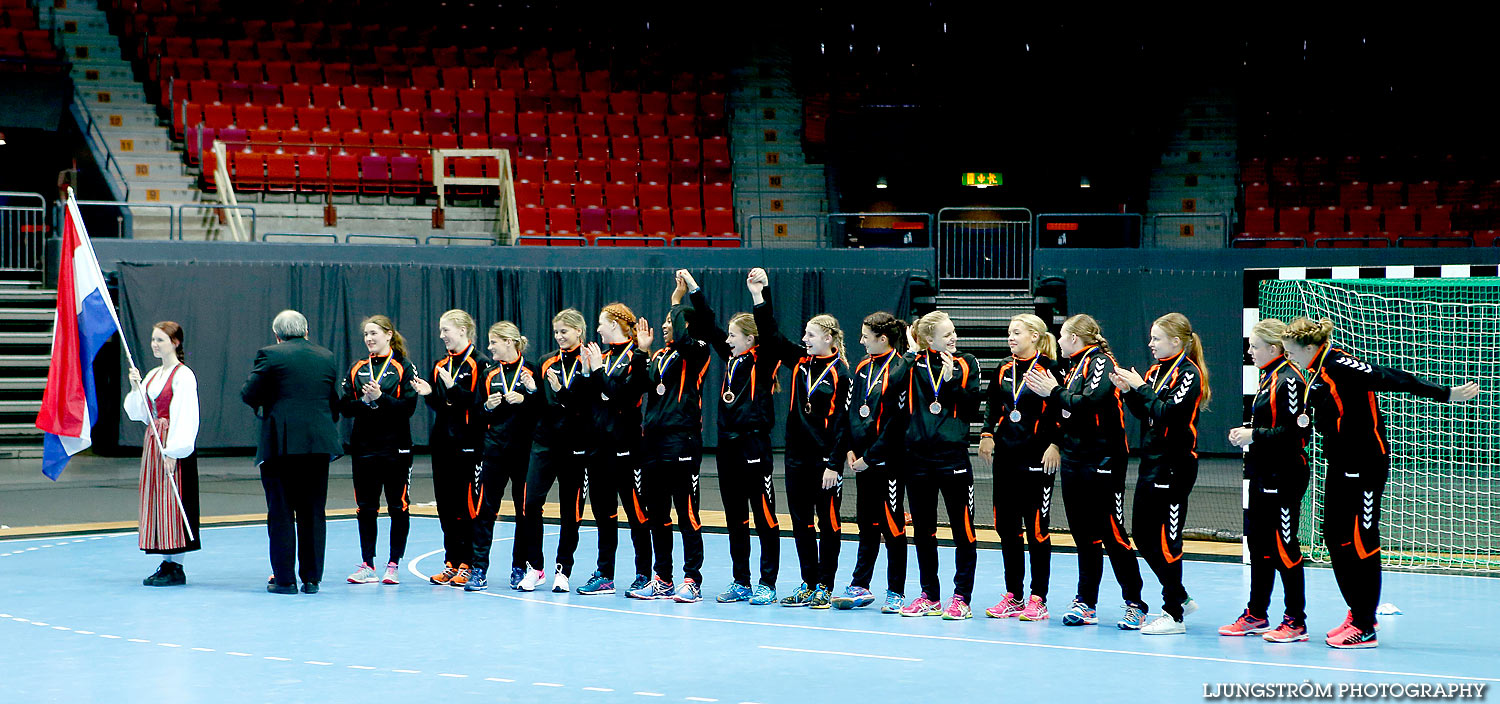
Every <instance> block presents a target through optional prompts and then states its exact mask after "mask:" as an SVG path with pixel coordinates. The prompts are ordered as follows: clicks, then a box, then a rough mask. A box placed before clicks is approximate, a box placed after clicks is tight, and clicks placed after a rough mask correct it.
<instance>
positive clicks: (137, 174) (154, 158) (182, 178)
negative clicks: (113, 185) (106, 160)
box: [110, 144, 193, 188]
mask: <svg viewBox="0 0 1500 704" xmlns="http://www.w3.org/2000/svg"><path fill="white" fill-rule="evenodd" d="M115 146H116V145H114V144H112V145H110V147H111V148H112V149H113V148H114V147H115ZM115 159H116V160H118V161H119V162H120V168H121V169H122V170H124V172H125V180H126V181H127V182H129V183H130V184H131V187H132V188H134V186H135V184H136V183H143V182H147V181H153V182H164V183H168V184H170V185H171V186H177V185H180V184H187V183H192V182H193V179H191V178H189V176H190V174H189V173H188V170H187V165H186V164H184V163H182V157H181V156H180V155H178V154H174V153H172V152H129V153H122V152H120V151H118V150H116V151H115Z"/></svg>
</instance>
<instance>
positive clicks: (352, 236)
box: [344, 232, 422, 244]
mask: <svg viewBox="0 0 1500 704" xmlns="http://www.w3.org/2000/svg"><path fill="white" fill-rule="evenodd" d="M371 240H373V241H371ZM361 242H368V243H369V244H385V243H397V242H399V243H403V244H422V240H421V239H420V238H418V237H417V236H416V235H366V234H359V233H353V232H351V233H349V234H347V235H344V244H359V243H361Z"/></svg>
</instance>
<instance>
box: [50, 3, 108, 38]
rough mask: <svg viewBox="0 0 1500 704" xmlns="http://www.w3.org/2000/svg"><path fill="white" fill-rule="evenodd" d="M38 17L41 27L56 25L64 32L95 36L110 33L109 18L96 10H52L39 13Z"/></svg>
mask: <svg viewBox="0 0 1500 704" xmlns="http://www.w3.org/2000/svg"><path fill="white" fill-rule="evenodd" d="M38 19H39V21H40V23H41V26H42V28H43V29H51V28H53V27H58V28H60V29H61V30H62V32H63V33H64V34H77V35H80V36H96V35H99V34H105V35H107V34H109V33H110V31H109V18H108V17H107V16H105V14H104V13H103V12H100V11H98V10H79V9H76V8H69V9H66V10H53V11H52V12H51V13H48V12H43V13H41V14H40V15H39V16H38Z"/></svg>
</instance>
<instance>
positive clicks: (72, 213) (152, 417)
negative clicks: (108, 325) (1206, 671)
mask: <svg viewBox="0 0 1500 704" xmlns="http://www.w3.org/2000/svg"><path fill="white" fill-rule="evenodd" d="M68 216H69V217H73V218H76V221H77V222H78V223H80V224H82V223H83V215H82V214H81V213H79V211H78V202H77V201H76V200H74V196H73V187H72V186H69V187H68ZM83 234H84V236H83V237H80V238H79V239H80V240H81V241H82V242H83V246H85V247H88V248H89V259H90V260H91V261H93V263H94V266H95V267H97V266H99V256H98V255H97V254H95V253H94V242H93V239H92V238H90V237H88V236H87V234H86V231H85V232H84V233H83ZM100 278H101V279H102V278H103V277H102V276H101V277H100ZM104 295H105V297H106V298H108V299H109V301H108V303H109V305H106V306H105V309H106V310H108V311H109V318H110V320H112V321H114V323H115V330H117V331H119V333H120V348H121V349H123V350H124V351H125V363H126V364H128V365H130V368H131V369H136V368H137V367H136V366H135V355H132V354H131V353H130V342H129V341H127V339H126V336H125V326H124V325H121V324H120V316H119V315H118V314H117V313H115V297H114V296H113V295H111V294H110V292H109V287H108V286H106V287H105V288H104ZM130 388H131V389H132V390H134V391H135V392H137V393H139V394H140V395H141V401H142V405H144V406H145V407H146V415H147V418H149V420H148V421H147V422H146V429H147V431H149V432H150V435H151V442H152V444H153V445H154V447H153V448H152V449H154V450H155V451H156V452H159V453H161V456H162V457H167V448H166V442H165V441H163V440H162V438H161V434H160V433H158V432H157V430H156V409H155V408H153V407H152V405H151V398H150V396H149V395H148V394H147V393H146V389H145V388H144V387H142V386H141V384H140V383H139V382H137V381H136V380H134V379H131V380H130ZM168 459H171V458H168ZM171 464H172V466H171V467H167V463H166V462H163V463H162V466H163V468H164V469H165V470H166V472H167V487H168V488H170V489H171V490H172V498H173V499H175V500H176V502H177V515H178V516H179V517H181V518H182V525H183V529H184V530H185V531H187V539H188V541H189V542H191V541H192V540H193V539H194V536H193V524H192V521H191V520H189V519H188V515H187V507H186V506H184V505H183V503H182V493H181V492H180V491H178V489H177V471H176V465H177V463H176V462H175V461H174V462H172V463H171Z"/></svg>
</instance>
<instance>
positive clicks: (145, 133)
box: [99, 125, 182, 163]
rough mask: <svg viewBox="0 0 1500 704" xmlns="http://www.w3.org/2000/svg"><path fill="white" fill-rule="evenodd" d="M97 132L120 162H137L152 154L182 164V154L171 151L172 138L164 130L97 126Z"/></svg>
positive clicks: (159, 128)
mask: <svg viewBox="0 0 1500 704" xmlns="http://www.w3.org/2000/svg"><path fill="white" fill-rule="evenodd" d="M99 131H100V132H103V133H104V137H105V139H107V140H109V150H110V151H112V152H114V153H115V158H116V159H119V160H120V161H132V160H138V159H140V158H142V157H149V156H151V155H154V154H161V155H162V156H163V157H170V158H171V159H173V160H174V161H176V162H178V163H182V154H181V153H180V152H175V151H172V137H171V135H169V134H168V133H167V130H166V129H165V128H161V127H154V126H152V127H145V126H140V125H133V126H131V127H128V128H127V127H124V126H123V125H122V126H120V127H108V126H105V125H100V126H99Z"/></svg>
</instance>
